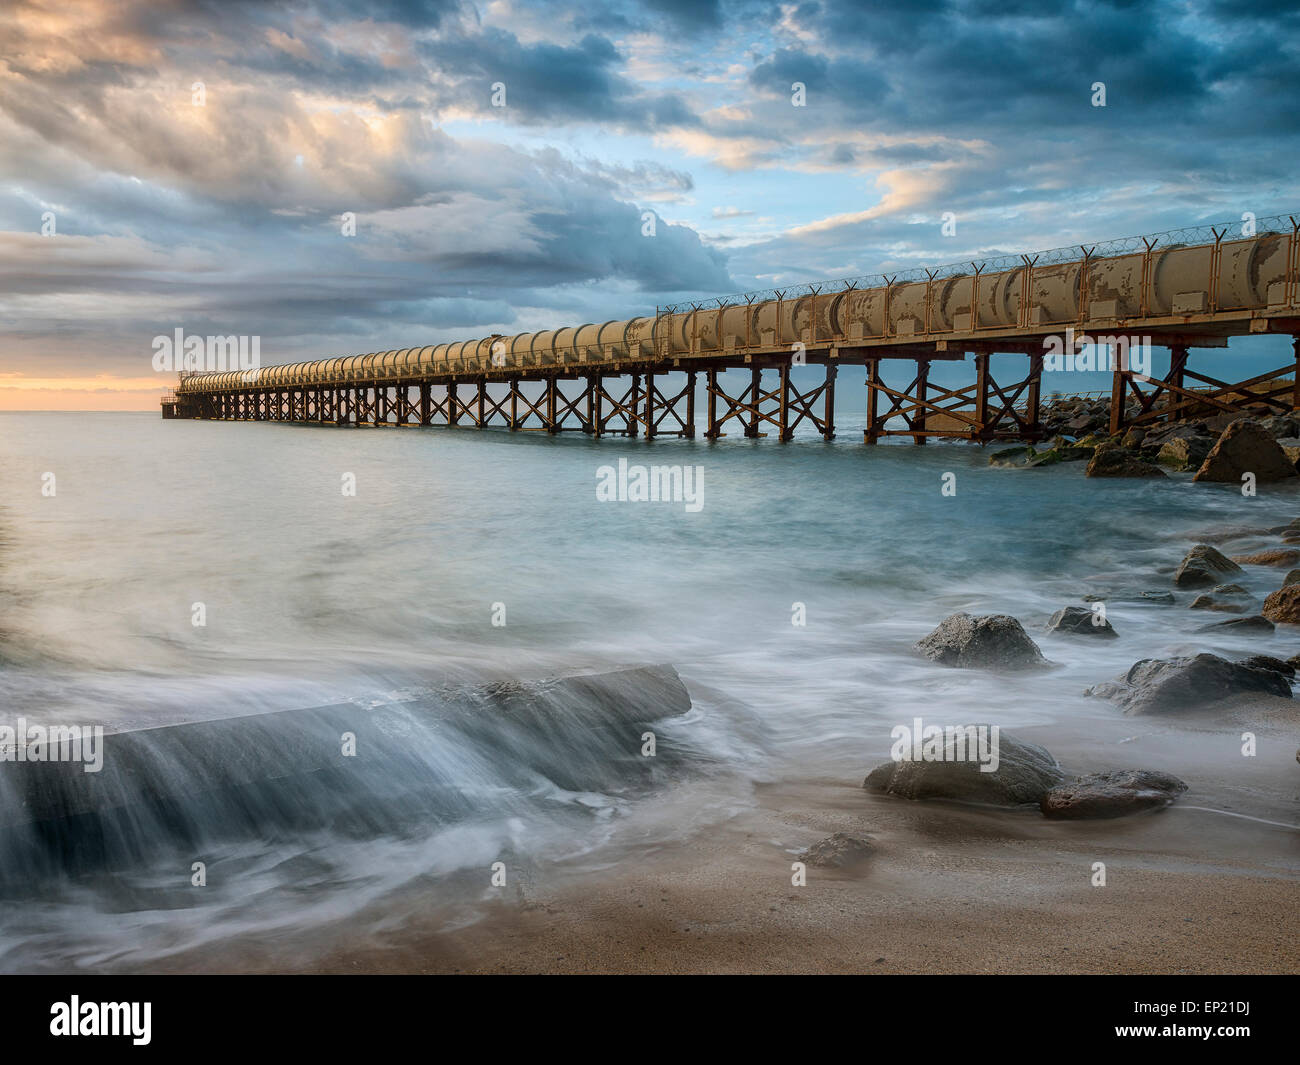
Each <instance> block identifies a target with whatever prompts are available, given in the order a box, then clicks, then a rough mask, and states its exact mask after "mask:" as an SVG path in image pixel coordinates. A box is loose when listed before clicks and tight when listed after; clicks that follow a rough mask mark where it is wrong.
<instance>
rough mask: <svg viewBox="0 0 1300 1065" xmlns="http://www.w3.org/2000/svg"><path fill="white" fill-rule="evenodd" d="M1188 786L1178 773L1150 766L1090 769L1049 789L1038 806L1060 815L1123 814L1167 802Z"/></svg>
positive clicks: (1066, 816)
mask: <svg viewBox="0 0 1300 1065" xmlns="http://www.w3.org/2000/svg"><path fill="white" fill-rule="evenodd" d="M1186 790H1187V785H1186V784H1184V783H1183V782H1182V781H1181V780H1179V779H1178V778H1177V777H1175V776H1171V775H1170V774H1168V773H1157V772H1155V771H1154V770H1150V769H1125V770H1121V771H1119V772H1116V773H1089V774H1088V775H1087V776H1083V777H1078V778H1077V779H1075V780H1070V781H1067V782H1065V783H1064V784H1058V785H1057V786H1056V787H1054V788H1051V789H1049V790H1048V792H1047V794H1046V795H1044V796H1043V798H1042V801H1041V802H1040V804H1039V809H1041V810H1042V811H1043V816H1045V817H1052V818H1059V819H1074V818H1079V819H1082V818H1089V817H1123V816H1125V815H1126V814H1135V813H1139V812H1140V811H1142V810H1150V809H1154V808H1156V807H1161V806H1168V805H1169V804H1170V803H1171V802H1173V801H1174V799H1175V798H1176V797H1177V796H1179V795H1181V794H1182V793H1183V792H1185V791H1186Z"/></svg>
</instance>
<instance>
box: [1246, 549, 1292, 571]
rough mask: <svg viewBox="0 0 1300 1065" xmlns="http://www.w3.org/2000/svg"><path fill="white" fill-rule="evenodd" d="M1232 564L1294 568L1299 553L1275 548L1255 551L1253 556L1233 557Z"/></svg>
mask: <svg viewBox="0 0 1300 1065" xmlns="http://www.w3.org/2000/svg"><path fill="white" fill-rule="evenodd" d="M1232 561H1233V562H1239V563H1241V564H1242V565H1245V566H1286V567H1288V568H1289V567H1291V566H1294V565H1295V564H1296V563H1297V562H1300V551H1296V550H1294V549H1290V548H1283V547H1275V548H1273V549H1272V550H1271V551H1257V552H1255V554H1253V555H1233V556H1232Z"/></svg>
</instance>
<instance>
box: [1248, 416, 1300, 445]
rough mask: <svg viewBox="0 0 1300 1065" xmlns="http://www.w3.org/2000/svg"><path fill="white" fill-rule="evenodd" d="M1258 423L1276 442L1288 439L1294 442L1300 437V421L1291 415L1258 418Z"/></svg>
mask: <svg viewBox="0 0 1300 1065" xmlns="http://www.w3.org/2000/svg"><path fill="white" fill-rule="evenodd" d="M1256 421H1257V422H1258V423H1259V426H1260V428H1261V429H1263V430H1264V431H1265V432H1266V433H1268V435H1269V436H1271V437H1273V439H1275V440H1278V441H1281V440H1283V439H1287V438H1290V439H1293V440H1294V439H1295V438H1296V437H1297V436H1300V421H1297V420H1296V419H1295V418H1294V417H1293V416H1292V415H1290V414H1274V415H1272V416H1271V417H1264V418H1257V419H1256ZM1297 443H1300V441H1297Z"/></svg>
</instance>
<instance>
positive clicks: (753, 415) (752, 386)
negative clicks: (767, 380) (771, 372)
mask: <svg viewBox="0 0 1300 1065" xmlns="http://www.w3.org/2000/svg"><path fill="white" fill-rule="evenodd" d="M762 387H763V371H762V370H761V369H758V368H755V369H752V370H750V371H749V395H750V397H751V398H752V400H753V403H754V408H753V410H752V411H751V412H750V415H749V422H748V424H746V425H745V436H747V437H749V438H751V439H753V438H755V437H757V436H758V403H759V398H758V397H759V396H761V395H762V394H763V392H762Z"/></svg>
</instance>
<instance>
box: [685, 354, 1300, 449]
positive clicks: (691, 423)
mask: <svg viewBox="0 0 1300 1065" xmlns="http://www.w3.org/2000/svg"><path fill="white" fill-rule="evenodd" d="M1296 343H1297V344H1300V339H1297V341H1296ZM1296 358H1297V360H1300V349H1297V355H1296ZM682 436H684V437H686V439H687V440H694V439H695V371H694V370H691V371H690V372H689V373H688V374H687V375H686V427H685V428H684V429H683V430H682Z"/></svg>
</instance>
